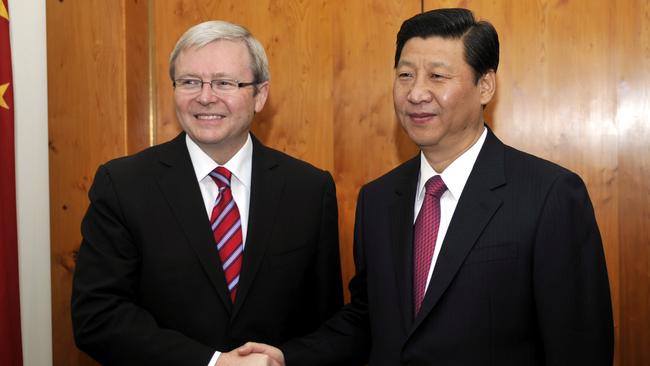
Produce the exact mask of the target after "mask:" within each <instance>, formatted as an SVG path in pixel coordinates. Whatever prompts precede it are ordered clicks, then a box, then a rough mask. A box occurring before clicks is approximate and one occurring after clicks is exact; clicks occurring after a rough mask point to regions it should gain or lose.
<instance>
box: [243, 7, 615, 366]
mask: <svg viewBox="0 0 650 366" xmlns="http://www.w3.org/2000/svg"><path fill="white" fill-rule="evenodd" d="M498 62H499V41H498V36H497V33H496V31H495V29H494V28H493V27H492V25H490V24H489V23H488V22H477V21H475V19H474V16H473V15H472V13H471V12H470V11H468V10H466V9H440V10H433V11H429V12H426V13H423V14H419V15H416V16H414V17H413V18H411V19H409V20H407V21H405V22H404V23H403V25H402V27H401V29H400V31H399V33H398V35H397V51H396V54H395V82H394V85H393V98H394V104H395V111H396V114H397V116H398V119H399V121H400V123H401V125H402V127H403V128H404V130H405V131H406V132H407V134H408V135H409V137H410V138H411V139H412V140H413V141H414V142H415V143H416V144H417V145H418V146H419V147H420V149H421V153H420V154H419V155H418V156H416V157H415V158H413V159H411V160H410V161H407V162H405V163H404V164H402V165H400V166H399V167H397V168H396V169H394V170H392V171H390V172H388V173H387V174H386V175H384V176H382V177H380V178H378V179H377V180H375V181H373V182H370V183H368V184H366V185H365V186H364V187H363V188H362V189H361V192H360V193H359V198H358V202H357V211H356V224H355V236H354V258H355V264H356V274H355V277H354V278H353V279H352V281H351V282H350V292H351V302H350V303H349V304H348V305H346V306H345V307H344V308H343V309H342V310H341V311H340V312H339V313H337V314H336V315H335V316H334V317H332V318H331V319H330V320H329V321H327V322H326V323H325V324H324V325H323V326H322V327H321V328H320V329H319V330H318V331H317V332H315V333H313V334H311V335H310V336H307V337H305V338H301V339H297V340H294V341H291V342H289V343H287V344H285V345H284V346H282V347H281V348H282V352H281V351H280V350H278V349H274V348H271V347H267V346H265V345H260V344H256V343H250V344H247V345H245V346H244V347H242V348H241V349H239V350H238V351H239V352H240V353H241V354H246V353H247V352H264V353H266V354H267V355H269V356H271V357H272V358H274V359H276V360H278V361H279V362H283V361H285V360H286V364H288V365H289V366H293V365H339V364H341V363H342V362H347V361H351V360H357V361H365V362H368V364H369V365H370V366H377V365H387V366H394V365H438V366H445V365H448V366H458V365H500V366H503V365H513V366H521V365H611V363H612V359H613V325H612V310H611V301H610V294H609V284H608V279H607V270H606V266H605V257H604V253H603V247H602V243H601V238H600V234H599V231H598V227H597V225H596V220H595V217H594V212H593V207H592V205H591V202H590V200H589V196H588V194H587V190H586V188H585V185H584V183H583V182H582V180H581V179H580V178H579V177H578V176H577V175H576V174H574V173H572V172H570V171H568V170H566V169H564V168H562V167H560V166H558V165H555V164H553V163H551V162H548V161H545V160H542V159H539V158H536V157H534V156H531V155H528V154H526V153H523V152H521V151H517V150H515V149H513V148H511V147H509V146H506V145H504V144H503V143H502V142H501V141H499V139H498V138H497V137H496V136H495V135H494V134H493V133H492V131H491V130H490V129H489V128H488V127H487V126H486V125H485V122H484V119H483V109H484V107H485V106H486V105H487V104H488V103H489V102H490V101H491V99H492V97H493V95H494V93H495V88H496V81H495V77H496V76H495V73H496V70H497V66H498ZM283 353H284V354H283Z"/></svg>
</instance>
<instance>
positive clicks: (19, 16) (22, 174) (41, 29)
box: [9, 0, 52, 366]
mask: <svg viewBox="0 0 650 366" xmlns="http://www.w3.org/2000/svg"><path fill="white" fill-rule="evenodd" d="M9 25H10V31H11V50H12V51H11V52H12V67H13V82H14V84H13V90H14V106H15V110H14V113H15V114H14V117H15V120H14V122H15V130H16V204H17V213H18V257H19V263H18V264H19V270H20V315H21V323H22V342H23V365H24V366H49V365H52V315H51V289H50V204H49V202H50V201H49V200H50V194H49V174H48V132H47V54H46V38H45V0H9Z"/></svg>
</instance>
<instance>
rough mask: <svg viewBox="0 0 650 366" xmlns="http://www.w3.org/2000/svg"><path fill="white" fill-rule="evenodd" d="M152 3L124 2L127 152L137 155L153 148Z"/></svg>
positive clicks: (134, 0) (140, 0)
mask: <svg viewBox="0 0 650 366" xmlns="http://www.w3.org/2000/svg"><path fill="white" fill-rule="evenodd" d="M149 6H150V4H149V0H125V1H124V26H125V29H124V49H125V51H124V56H125V57H126V63H125V68H126V70H125V72H126V75H125V82H126V84H125V85H124V87H125V93H126V100H127V103H126V121H125V122H126V140H127V152H128V153H129V154H133V153H135V152H138V151H140V150H143V149H144V148H146V147H148V146H150V145H151V143H152V142H153V141H152V140H153V131H152V127H153V126H151V125H150V124H151V123H153V121H152V120H151V119H150V107H151V106H152V104H151V103H152V101H150V88H151V87H153V83H151V82H150V73H149V72H150V67H149Z"/></svg>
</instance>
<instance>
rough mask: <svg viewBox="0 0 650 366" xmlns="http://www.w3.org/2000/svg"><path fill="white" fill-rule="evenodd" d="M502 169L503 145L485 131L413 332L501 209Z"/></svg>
mask: <svg viewBox="0 0 650 366" xmlns="http://www.w3.org/2000/svg"><path fill="white" fill-rule="evenodd" d="M503 169H504V165H503V144H502V143H501V142H500V141H499V140H498V139H497V138H496V136H494V134H492V132H491V131H490V130H488V135H487V138H486V140H485V143H484V145H483V147H482V149H481V152H480V153H479V155H478V157H477V159H476V163H475V164H474V168H473V169H472V172H471V173H470V176H469V178H468V180H467V183H466V185H465V188H464V189H463V193H462V195H461V198H460V200H459V201H458V205H457V206H456V210H455V212H454V215H453V217H452V219H451V222H450V224H449V229H448V230H447V234H446V235H445V239H444V244H443V246H442V249H441V252H440V255H439V256H438V260H437V262H436V266H435V268H434V272H433V276H432V277H431V281H430V282H429V287H428V288H427V292H426V295H425V297H424V300H423V303H422V308H421V310H420V313H419V314H418V316H417V318H416V319H415V323H414V327H413V328H412V330H411V331H412V332H413V331H414V330H415V329H416V328H417V327H418V326H419V325H420V323H422V320H423V319H424V318H425V317H426V316H427V315H428V314H429V312H430V311H431V310H432V309H433V308H434V307H435V305H436V304H437V303H438V301H439V300H440V298H441V296H442V295H443V293H444V292H445V290H446V289H447V287H449V284H450V283H451V282H452V281H453V279H454V277H455V275H456V273H457V272H458V270H459V269H460V267H461V266H462V264H463V262H464V261H465V257H467V255H468V254H469V252H470V250H471V249H472V247H473V246H474V244H475V243H476V241H477V240H478V237H479V235H480V234H481V232H482V231H483V229H484V228H485V226H486V225H487V224H488V222H489V221H490V218H491V217H492V216H493V215H494V213H495V212H496V211H497V210H498V208H499V207H500V206H501V199H500V198H499V197H498V196H497V195H496V194H495V193H494V192H493V189H495V188H497V187H499V186H501V185H503V184H505V175H504V171H503Z"/></svg>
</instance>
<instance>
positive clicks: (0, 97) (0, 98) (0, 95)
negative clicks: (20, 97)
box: [0, 83, 9, 109]
mask: <svg viewBox="0 0 650 366" xmlns="http://www.w3.org/2000/svg"><path fill="white" fill-rule="evenodd" d="M7 88H9V83H6V84H2V85H0V107H2V108H5V109H9V105H8V104H7V102H6V101H5V98H4V97H5V92H6V91H7Z"/></svg>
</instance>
